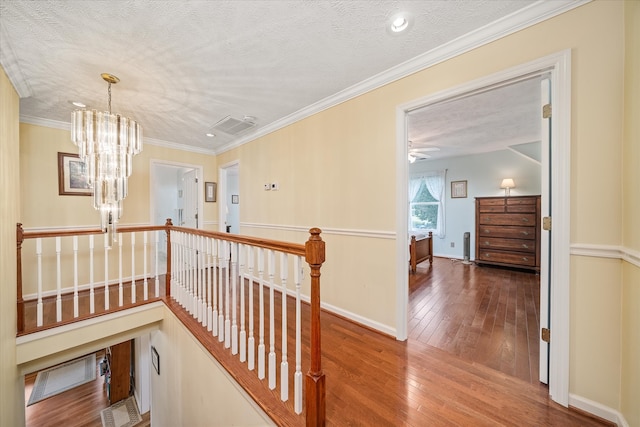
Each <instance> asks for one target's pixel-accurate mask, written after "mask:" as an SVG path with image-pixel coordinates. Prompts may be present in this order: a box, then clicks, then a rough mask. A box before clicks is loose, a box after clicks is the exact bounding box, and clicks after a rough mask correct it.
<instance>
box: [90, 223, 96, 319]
mask: <svg viewBox="0 0 640 427" xmlns="http://www.w3.org/2000/svg"><path fill="white" fill-rule="evenodd" d="M93 248H94V237H93V234H90V235H89V313H91V314H93V313H94V312H95V311H96V305H95V294H94V292H93Z"/></svg>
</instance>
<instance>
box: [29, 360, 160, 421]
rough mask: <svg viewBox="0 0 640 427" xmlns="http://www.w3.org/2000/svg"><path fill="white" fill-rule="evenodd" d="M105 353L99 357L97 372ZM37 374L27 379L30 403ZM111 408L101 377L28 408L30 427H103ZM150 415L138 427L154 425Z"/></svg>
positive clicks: (144, 416) (145, 416)
mask: <svg viewBox="0 0 640 427" xmlns="http://www.w3.org/2000/svg"><path fill="white" fill-rule="evenodd" d="M103 356H104V352H102V353H101V352H98V353H96V369H98V368H97V365H98V363H100V361H101V360H102V357H103ZM37 374H38V373H37V372H34V373H31V374H28V375H25V380H24V396H25V397H24V400H25V402H28V401H29V396H31V390H32V389H33V385H34V383H35V381H36V376H37ZM108 407H109V401H108V400H107V392H106V390H105V385H104V377H101V376H100V375H97V377H96V379H95V380H94V381H91V382H89V383H86V384H83V385H81V386H78V387H75V388H73V389H71V390H68V391H65V392H64V393H60V394H58V395H55V396H52V397H50V398H48V399H45V400H42V401H40V402H37V403H34V404H33V405H31V406H27V407H26V408H25V420H26V426H27V427H49V426H51V427H53V426H65V427H76V426H77V427H102V420H101V418H100V412H101V411H102V410H103V409H105V408H108ZM149 416H150V414H149V413H146V414H145V415H143V418H142V422H141V423H138V424H137V425H136V427H147V426H149V425H150V421H149Z"/></svg>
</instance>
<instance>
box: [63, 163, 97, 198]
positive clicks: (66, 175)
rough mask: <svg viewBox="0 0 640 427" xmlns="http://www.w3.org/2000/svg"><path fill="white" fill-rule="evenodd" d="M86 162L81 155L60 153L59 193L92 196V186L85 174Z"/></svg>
mask: <svg viewBox="0 0 640 427" xmlns="http://www.w3.org/2000/svg"><path fill="white" fill-rule="evenodd" d="M85 167H86V166H85V164H84V162H83V161H82V160H80V156H78V155H77V154H71V153H58V194H59V195H61V196H91V195H92V194H93V192H92V191H91V186H89V184H88V182H87V177H86V175H85Z"/></svg>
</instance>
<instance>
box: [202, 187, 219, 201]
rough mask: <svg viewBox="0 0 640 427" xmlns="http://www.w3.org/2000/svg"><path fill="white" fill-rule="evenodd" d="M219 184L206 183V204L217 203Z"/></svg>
mask: <svg viewBox="0 0 640 427" xmlns="http://www.w3.org/2000/svg"><path fill="white" fill-rule="evenodd" d="M217 187H218V184H216V183H215V182H205V183H204V201H205V202H215V201H216V190H217Z"/></svg>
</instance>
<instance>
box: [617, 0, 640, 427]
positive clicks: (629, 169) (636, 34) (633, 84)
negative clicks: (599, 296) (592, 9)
mask: <svg viewBox="0 0 640 427" xmlns="http://www.w3.org/2000/svg"><path fill="white" fill-rule="evenodd" d="M624 75H625V79H624V81H625V91H624V92H625V99H624V117H625V126H624V151H623V152H624V156H623V159H624V161H623V170H624V180H623V192H624V193H623V194H624V211H623V218H624V233H623V239H622V240H623V244H624V246H625V247H626V248H627V249H628V250H631V251H635V254H636V256H638V257H640V221H638V218H640V187H639V186H638V183H640V121H638V117H640V2H637V1H636V2H634V1H627V2H625V73H624ZM623 264H624V265H623V273H622V281H623V283H624V285H623V288H622V340H621V341H622V386H621V411H622V413H623V414H624V416H625V419H626V420H627V422H628V423H629V425H631V426H640V363H639V361H640V267H638V266H637V265H633V264H631V263H629V262H624V263H623Z"/></svg>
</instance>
